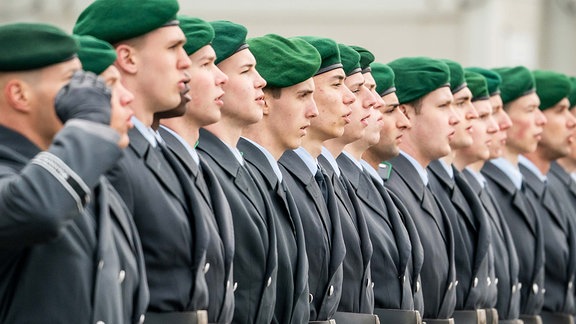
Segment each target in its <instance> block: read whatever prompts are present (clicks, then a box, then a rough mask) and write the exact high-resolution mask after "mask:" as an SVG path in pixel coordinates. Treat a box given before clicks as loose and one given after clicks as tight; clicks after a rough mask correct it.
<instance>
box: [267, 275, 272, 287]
mask: <svg viewBox="0 0 576 324" xmlns="http://www.w3.org/2000/svg"><path fill="white" fill-rule="evenodd" d="M271 283H272V277H268V281H267V282H266V287H270V284H271Z"/></svg>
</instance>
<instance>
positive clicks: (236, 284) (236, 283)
mask: <svg viewBox="0 0 576 324" xmlns="http://www.w3.org/2000/svg"><path fill="white" fill-rule="evenodd" d="M236 288H238V281H236V282H235V283H234V286H233V287H232V291H236Z"/></svg>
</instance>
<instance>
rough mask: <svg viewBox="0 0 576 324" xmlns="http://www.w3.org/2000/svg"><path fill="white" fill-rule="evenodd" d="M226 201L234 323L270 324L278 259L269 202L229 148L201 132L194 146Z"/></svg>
mask: <svg viewBox="0 0 576 324" xmlns="http://www.w3.org/2000/svg"><path fill="white" fill-rule="evenodd" d="M197 149H198V151H199V153H200V154H201V155H202V156H203V157H204V160H205V161H206V163H207V164H208V166H209V167H210V169H212V171H213V172H214V174H215V175H216V178H217V179H218V181H219V182H220V185H221V186H222V190H223V191H224V195H226V198H227V200H228V204H229V205H230V209H231V211H232V220H233V222H234V243H235V246H234V278H235V280H236V282H237V284H236V285H237V288H236V290H235V291H234V297H235V310H234V322H235V323H270V321H271V320H272V317H273V315H274V304H275V299H276V282H277V275H276V272H277V271H278V255H277V250H276V230H275V227H274V217H273V216H272V210H271V208H270V204H271V203H270V201H269V199H268V198H267V197H266V196H264V195H263V189H262V188H260V186H259V184H257V183H256V182H255V181H254V175H252V174H251V172H250V171H248V169H247V168H246V166H242V165H241V164H240V162H238V160H237V159H236V158H235V157H234V154H233V153H232V152H231V151H230V149H229V148H228V147H227V146H226V144H224V142H222V141H221V140H220V139H219V138H217V137H216V136H215V135H214V134H212V133H211V132H209V131H207V130H205V129H200V139H199V144H198V147H197Z"/></svg>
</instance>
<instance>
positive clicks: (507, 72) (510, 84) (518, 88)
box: [492, 66, 536, 104]
mask: <svg viewBox="0 0 576 324" xmlns="http://www.w3.org/2000/svg"><path fill="white" fill-rule="evenodd" d="M492 70H493V71H494V72H496V73H498V75H500V78H501V79H502V83H501V84H500V96H501V97H502V102H503V103H504V104H507V103H509V102H512V101H514V100H516V99H518V98H520V97H523V96H526V95H529V94H531V93H534V92H535V91H536V83H535V82H534V76H533V75H532V72H530V70H528V69H527V68H526V67H524V66H515V67H503V68H496V69H492Z"/></svg>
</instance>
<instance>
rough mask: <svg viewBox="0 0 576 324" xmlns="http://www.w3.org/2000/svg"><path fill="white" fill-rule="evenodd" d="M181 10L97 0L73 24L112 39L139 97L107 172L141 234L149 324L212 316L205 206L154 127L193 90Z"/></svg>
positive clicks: (171, 5)
mask: <svg viewBox="0 0 576 324" xmlns="http://www.w3.org/2000/svg"><path fill="white" fill-rule="evenodd" d="M178 9H179V7H178V2H177V1H173V0H168V1H166V0H162V1H158V0H148V1H144V2H142V1H130V0H129V1H122V2H117V1H113V0H99V1H95V2H93V3H92V4H91V5H89V6H88V7H87V8H86V9H85V10H84V11H83V12H82V13H81V14H80V16H79V18H78V20H77V22H76V25H75V27H74V32H75V33H76V34H80V35H91V36H94V37H96V38H99V39H102V40H105V41H108V42H109V43H111V44H114V46H115V49H116V53H117V55H118V57H117V59H116V61H115V66H116V67H117V68H118V70H119V71H120V74H121V76H122V79H123V83H124V85H125V86H126V87H127V88H128V90H130V91H131V92H132V93H134V95H135V98H134V101H133V102H132V109H133V110H134V118H133V119H132V121H133V123H134V129H132V130H131V131H130V132H129V137H130V145H129V147H128V149H127V150H126V152H125V154H124V156H123V158H122V159H121V160H120V162H119V164H118V165H117V167H116V168H115V169H114V170H112V171H111V172H110V173H109V174H108V177H109V179H110V180H111V182H112V184H113V185H114V187H115V188H116V189H117V190H118V192H119V193H120V195H121V196H122V198H123V199H124V201H125V202H126V205H127V206H128V209H129V210H130V212H131V213H132V214H133V217H134V221H135V223H136V227H137V228H138V232H139V233H140V238H141V242H142V247H143V250H144V258H145V261H146V272H147V275H148V286H149V289H150V304H149V306H148V312H147V316H146V320H147V322H148V323H167V322H170V323H207V321H208V319H207V317H208V316H207V309H208V288H207V284H206V278H205V271H206V270H209V267H210V264H209V263H207V262H206V252H207V250H208V248H209V247H210V245H209V244H210V239H211V238H210V236H209V232H208V226H209V225H208V224H207V221H208V220H207V217H196V216H197V215H196V214H195V213H201V212H202V210H200V211H199V210H198V209H199V204H198V203H197V202H196V201H195V200H198V199H197V198H195V196H194V195H192V191H193V190H195V189H194V187H193V186H192V185H191V184H190V179H189V177H186V174H185V170H183V169H182V167H181V166H180V165H178V163H177V161H175V157H174V155H173V154H172V153H171V152H170V151H169V150H168V149H167V148H166V146H165V145H164V143H161V142H159V141H158V139H157V138H158V136H157V133H156V132H155V131H154V130H152V128H151V126H152V122H153V121H154V115H155V114H156V113H158V112H163V111H168V110H171V109H173V108H174V107H177V106H178V105H179V104H180V103H181V100H182V96H183V94H185V93H186V91H187V89H188V86H187V83H188V82H189V80H190V77H189V75H188V72H187V70H188V68H189V67H190V64H191V63H190V58H189V57H188V55H187V54H186V52H185V50H184V43H185V42H186V37H185V35H184V33H183V32H182V29H181V28H180V27H179V26H178V24H179V22H178V20H177V19H176V13H177V12H178ZM188 99H190V98H188ZM198 215H204V214H198ZM231 258H232V257H231V256H230V259H231ZM223 285H224V284H223ZM211 294H212V292H211ZM229 313H230V318H231V311H230V312H229Z"/></svg>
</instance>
